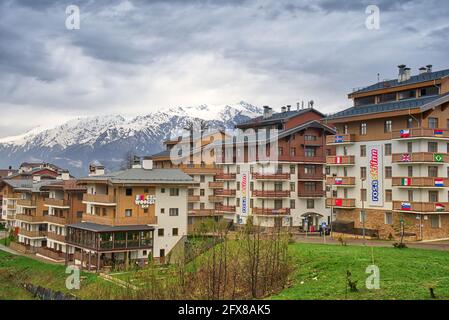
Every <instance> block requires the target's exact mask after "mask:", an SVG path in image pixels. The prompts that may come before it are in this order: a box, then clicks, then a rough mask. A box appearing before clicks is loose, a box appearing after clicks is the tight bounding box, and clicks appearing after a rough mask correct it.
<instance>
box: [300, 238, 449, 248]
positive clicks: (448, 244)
mask: <svg viewBox="0 0 449 320" xmlns="http://www.w3.org/2000/svg"><path fill="white" fill-rule="evenodd" d="M293 240H294V241H295V242H298V243H324V239H323V237H317V236H312V237H305V236H302V235H301V236H298V235H296V236H294V237H293ZM345 241H346V243H347V244H348V245H359V246H362V245H364V242H363V240H361V239H345ZM394 242H395V241H388V240H366V245H367V246H372V247H392V246H393V243H394ZM326 243H327V244H340V242H339V241H338V240H337V239H332V238H330V237H329V236H327V237H326ZM406 244H407V246H408V247H409V248H418V249H429V250H441V251H449V240H441V241H432V242H407V243H406Z"/></svg>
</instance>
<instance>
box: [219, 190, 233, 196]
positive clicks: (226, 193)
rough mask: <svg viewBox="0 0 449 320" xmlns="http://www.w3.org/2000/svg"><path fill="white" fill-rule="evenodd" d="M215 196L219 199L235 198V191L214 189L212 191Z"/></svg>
mask: <svg viewBox="0 0 449 320" xmlns="http://www.w3.org/2000/svg"><path fill="white" fill-rule="evenodd" d="M214 195H215V196H220V197H233V196H235V190H234V189H216V190H215V191H214Z"/></svg>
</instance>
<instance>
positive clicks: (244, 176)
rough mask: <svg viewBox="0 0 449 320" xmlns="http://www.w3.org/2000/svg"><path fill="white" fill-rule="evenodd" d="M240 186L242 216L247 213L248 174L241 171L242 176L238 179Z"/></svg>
mask: <svg viewBox="0 0 449 320" xmlns="http://www.w3.org/2000/svg"><path fill="white" fill-rule="evenodd" d="M240 187H241V189H242V198H241V200H240V201H241V208H242V209H241V213H242V215H243V216H247V215H248V194H249V192H248V174H247V173H242V177H241V180H240Z"/></svg>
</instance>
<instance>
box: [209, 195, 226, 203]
mask: <svg viewBox="0 0 449 320" xmlns="http://www.w3.org/2000/svg"><path fill="white" fill-rule="evenodd" d="M222 201H223V197H219V196H209V202H222Z"/></svg>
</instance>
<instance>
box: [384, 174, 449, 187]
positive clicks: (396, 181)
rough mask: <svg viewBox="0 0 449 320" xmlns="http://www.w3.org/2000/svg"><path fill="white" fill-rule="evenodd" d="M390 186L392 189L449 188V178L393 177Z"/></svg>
mask: <svg viewBox="0 0 449 320" xmlns="http://www.w3.org/2000/svg"><path fill="white" fill-rule="evenodd" d="M391 184H392V185H393V187H429V188H442V187H449V178H429V177H416V178H415V177H411V178H409V177H393V179H392V182H391Z"/></svg>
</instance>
